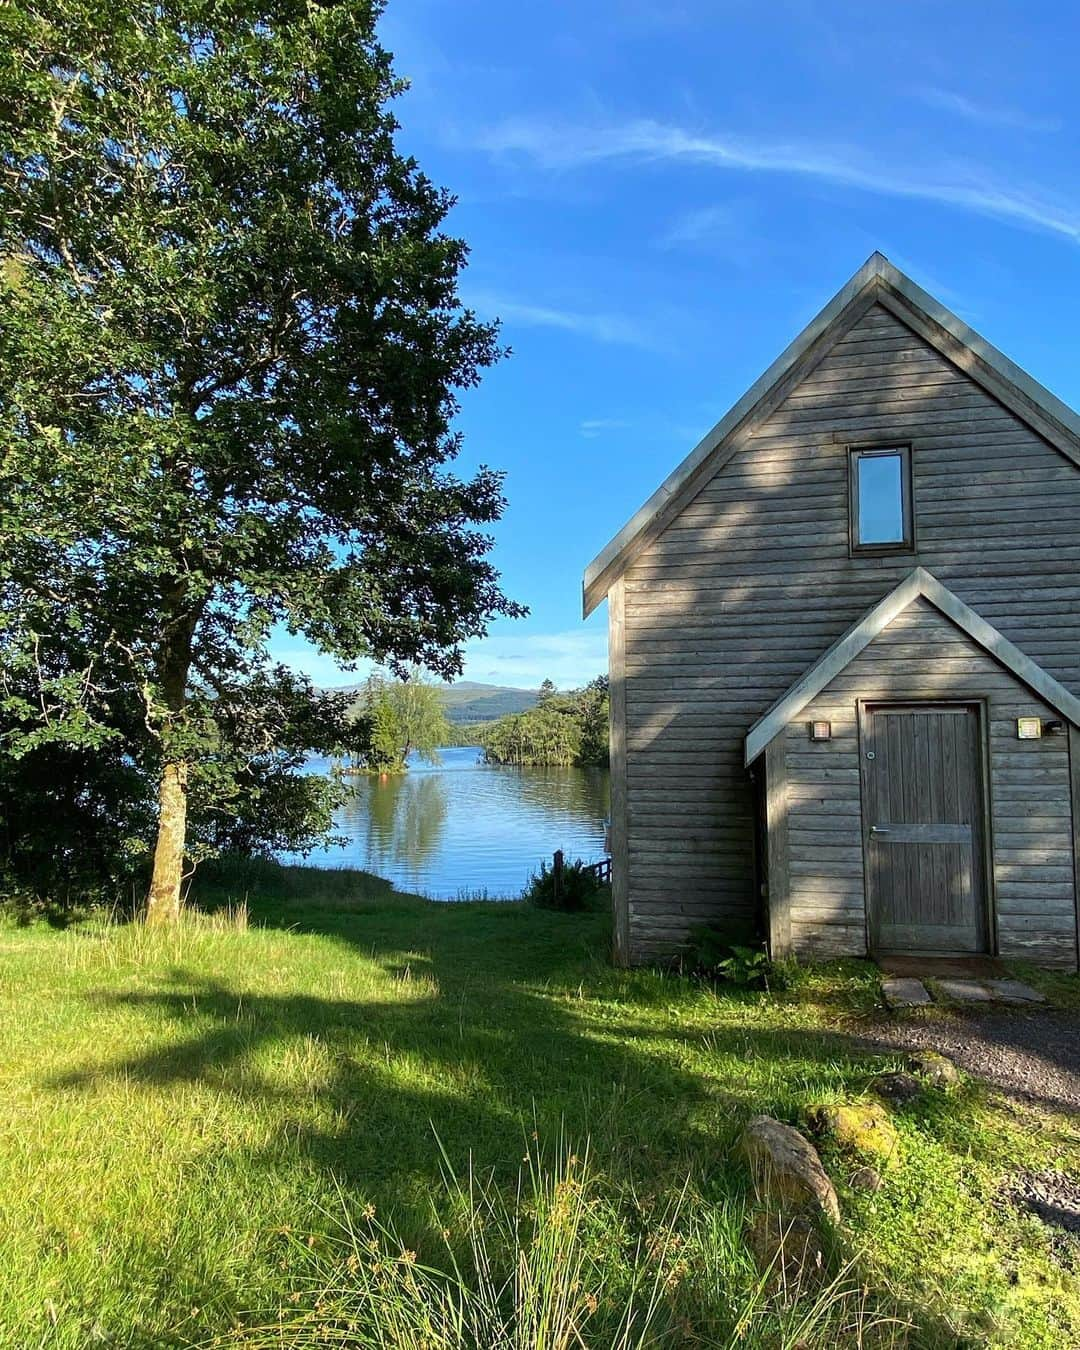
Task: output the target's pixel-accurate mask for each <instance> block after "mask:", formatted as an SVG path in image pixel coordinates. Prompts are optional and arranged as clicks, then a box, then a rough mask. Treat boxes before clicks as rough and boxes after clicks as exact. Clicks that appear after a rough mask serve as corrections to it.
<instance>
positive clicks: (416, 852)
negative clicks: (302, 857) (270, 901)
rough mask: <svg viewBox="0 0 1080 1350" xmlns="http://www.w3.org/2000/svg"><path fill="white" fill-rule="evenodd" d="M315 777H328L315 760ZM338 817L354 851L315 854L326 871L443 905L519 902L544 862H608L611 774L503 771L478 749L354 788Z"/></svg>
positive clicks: (324, 765) (450, 753)
mask: <svg viewBox="0 0 1080 1350" xmlns="http://www.w3.org/2000/svg"><path fill="white" fill-rule="evenodd" d="M309 768H310V771H311V772H315V773H318V772H327V771H328V770H329V768H330V765H329V763H328V762H327V761H325V760H313V761H312V762H311V764H310V766H309ZM355 786H356V795H355V796H354V797H353V799H352V800H351V801H350V802H349V803H348V805H347V806H346V807H345V808H344V809H343V810H342V811H341V812H340V814H339V816H338V818H337V832H338V833H339V834H342V835H345V836H346V837H347V838H348V845H347V847H346V848H345V849H344V850H342V849H331V850H328V851H326V852H323V853H320V854H317V855H313V856H312V857H311V858H309V859H308V862H310V863H314V864H315V865H317V866H323V867H341V866H353V867H362V868H364V869H366V870H367V871H370V872H376V873H378V874H379V875H380V876H384V877H388V878H389V879H390V880H391V881H393V882H394V884H395V885H397V886H399V887H401V888H402V889H405V890H414V891H421V892H423V893H424V894H425V895H430V896H432V897H433V898H435V899H450V900H452V899H457V898H458V897H460V896H462V895H480V894H486V895H488V896H490V897H492V898H502V897H514V896H517V895H520V893H521V890H522V888H523V887H524V886H525V884H526V882H527V881H528V878H529V875H530V873H532V872H534V871H535V870H536V868H537V867H538V866H539V864H540V860H541V859H542V858H550V857H551V855H552V853H553V852H554V851H555V850H556V849H557V848H561V849H562V850H563V851H564V852H565V853H566V855H567V857H570V858H574V857H581V858H585V859H586V860H587V861H593V860H595V859H597V858H600V857H603V854H604V820H605V818H606V817H607V815H608V812H609V803H610V797H609V790H608V774H607V771H606V770H604V769H566V768H535V769H515V768H500V767H496V766H494V765H487V764H483V763H481V762H480V758H479V752H478V751H477V750H475V749H473V748H471V747H467V748H461V747H455V748H453V749H447V750H443V751H442V752H441V759H440V762H439V763H438V764H435V765H428V764H424V763H422V762H416V763H412V764H410V767H409V772H408V773H407V774H404V775H401V776H399V777H390V778H383V779H378V778H367V777H362V778H358V779H356V780H355Z"/></svg>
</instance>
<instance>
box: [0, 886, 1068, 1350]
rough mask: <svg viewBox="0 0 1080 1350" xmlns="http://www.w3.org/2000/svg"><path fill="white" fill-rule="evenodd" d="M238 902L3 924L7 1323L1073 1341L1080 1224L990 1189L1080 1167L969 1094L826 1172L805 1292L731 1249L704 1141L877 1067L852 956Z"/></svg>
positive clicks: (729, 1162)
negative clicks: (857, 1172)
mask: <svg viewBox="0 0 1080 1350" xmlns="http://www.w3.org/2000/svg"><path fill="white" fill-rule="evenodd" d="M245 895H246V896H247V899H248V901H249V903H250V907H251V924H250V926H249V927H248V928H247V929H246V930H244V929H243V928H242V927H238V926H236V925H230V924H229V923H228V922H227V921H226V920H225V919H224V918H222V917H221V916H220V915H219V916H218V918H217V919H216V920H214V919H210V920H207V919H204V920H202V921H189V922H186V923H185V924H184V925H182V926H181V928H180V929H179V930H178V931H176V932H175V933H165V934H158V933H152V932H149V931H147V930H145V929H143V928H141V927H139V926H129V927H123V926H120V927H115V928H108V927H105V926H102V925H86V926H84V927H81V928H78V929H75V930H69V931H67V932H63V933H58V932H54V931H52V930H50V929H47V928H44V927H36V928H29V929H16V928H13V927H12V928H6V929H3V930H2V931H0V946H2V948H3V963H2V966H0V970H2V972H3V977H2V988H0V1000H2V1001H0V1079H2V1101H3V1106H4V1110H3V1114H2V1118H0V1343H2V1345H3V1346H5V1347H8V1346H10V1347H18V1348H19V1350H25V1348H26V1347H50V1348H51V1347H71V1348H72V1350H76V1348H77V1350H85V1348H86V1347H92V1346H97V1345H100V1346H123V1347H148V1346H175V1345H190V1344H210V1343H221V1344H230V1345H233V1344H245V1345H267V1346H269V1345H275V1346H284V1345H300V1344H303V1345H356V1346H367V1345H371V1346H377V1345H394V1346H400V1347H403V1348H408V1347H413V1346H415V1347H417V1350H420V1348H421V1347H424V1346H431V1347H443V1346H449V1345H454V1344H460V1345H462V1346H465V1345H470V1344H477V1345H480V1346H482V1347H486V1346H488V1345H490V1346H491V1347H495V1346H503V1345H505V1346H506V1347H508V1350H509V1347H514V1350H527V1347H528V1348H529V1350H541V1347H544V1348H545V1350H546V1347H549V1346H550V1347H552V1350H555V1348H556V1347H560V1346H566V1347H567V1348H568V1350H569V1347H572V1346H575V1345H585V1346H589V1347H595V1348H596V1350H608V1348H609V1347H613V1346H616V1345H618V1346H624V1345H625V1346H630V1345H639V1344H641V1345H646V1344H648V1345H657V1346H670V1347H683V1346H710V1347H720V1346H729V1345H732V1346H733V1345H745V1346H788V1347H791V1350H794V1347H796V1346H801V1347H806V1348H807V1350H809V1348H811V1347H818V1346H833V1347H835V1346H847V1345H858V1344H866V1345H873V1346H878V1345H894V1344H895V1345H905V1346H927V1347H931V1346H938V1347H946V1346H949V1347H956V1346H966V1345H970V1346H982V1345H1000V1346H1008V1347H1025V1346H1031V1347H1035V1346H1046V1347H1050V1346H1053V1347H1063V1346H1067V1345H1077V1344H1080V1292H1078V1287H1077V1276H1076V1271H1077V1268H1078V1266H1080V1262H1077V1249H1076V1247H1075V1246H1072V1247H1070V1246H1069V1243H1070V1242H1073V1243H1075V1241H1076V1240H1075V1239H1066V1238H1064V1237H1062V1236H1061V1235H1058V1236H1056V1237H1054V1236H1052V1235H1051V1233H1050V1231H1049V1230H1047V1229H1046V1228H1044V1227H1043V1226H1042V1225H1041V1224H1040V1223H1039V1222H1038V1221H1037V1220H1036V1219H1034V1218H1032V1217H1027V1216H1023V1215H1020V1214H1018V1213H1017V1212H1016V1211H1014V1210H1012V1209H1011V1208H1009V1207H1007V1206H1003V1205H1000V1204H998V1203H997V1202H996V1196H997V1193H998V1191H999V1189H1000V1187H1001V1185H1002V1183H1003V1181H1004V1180H1005V1179H1006V1178H1007V1177H1008V1176H1009V1174H1010V1173H1011V1172H1012V1171H1013V1170H1014V1169H1016V1168H1018V1167H1030V1168H1049V1167H1055V1168H1060V1169H1062V1170H1065V1171H1068V1172H1070V1173H1071V1174H1073V1175H1076V1174H1078V1173H1080V1132H1078V1129H1077V1125H1076V1122H1075V1121H1073V1122H1071V1123H1070V1122H1069V1121H1067V1120H1066V1119H1063V1118H1055V1117H1053V1116H1050V1115H1046V1114H1042V1113H1038V1114H1037V1113H1035V1112H1034V1110H1028V1109H1026V1108H1020V1107H1017V1106H1015V1105H1012V1106H1010V1105H1007V1104H1004V1103H995V1102H994V1101H993V1100H992V1099H990V1098H989V1097H988V1096H987V1095H986V1094H984V1093H983V1092H981V1091H980V1090H979V1089H978V1088H977V1087H976V1086H974V1085H972V1084H965V1085H963V1086H961V1087H959V1088H954V1089H951V1090H949V1091H944V1090H934V1089H928V1090H927V1091H926V1092H925V1093H924V1094H923V1096H922V1097H921V1098H920V1099H919V1100H918V1101H917V1102H915V1103H913V1104H912V1105H910V1106H908V1107H905V1108H903V1109H900V1110H898V1111H897V1112H896V1117H895V1118H896V1121H897V1124H898V1127H899V1130H900V1134H901V1148H902V1153H901V1157H900V1160H899V1162H898V1163H897V1164H896V1165H895V1166H894V1167H892V1168H891V1169H890V1170H888V1171H887V1173H886V1177H885V1184H884V1186H883V1188H882V1189H881V1190H880V1191H878V1192H877V1193H865V1192H856V1191H853V1190H852V1189H851V1188H850V1187H849V1186H848V1185H847V1178H848V1177H849V1176H850V1174H851V1172H852V1170H853V1167H854V1165H855V1163H854V1161H848V1160H844V1159H840V1158H828V1157H827V1162H828V1164H829V1166H830V1169H831V1171H832V1174H833V1177H834V1179H835V1180H836V1182H837V1185H838V1189H839V1192H840V1198H841V1205H842V1208H843V1212H844V1226H843V1229H842V1231H841V1232H840V1233H839V1234H838V1235H837V1241H836V1244H835V1247H836V1249H835V1252H834V1253H833V1264H832V1266H831V1267H830V1268H829V1270H828V1272H827V1273H826V1275H824V1276H823V1277H822V1279H821V1281H819V1282H816V1283H812V1284H811V1285H810V1286H808V1287H807V1288H806V1289H805V1290H804V1291H803V1292H802V1293H801V1294H800V1295H798V1296H795V1295H794V1294H790V1293H789V1295H788V1296H786V1297H782V1296H775V1294H774V1293H773V1291H772V1286H771V1285H768V1287H766V1286H767V1282H765V1281H763V1280H762V1279H761V1277H760V1276H759V1275H758V1273H757V1271H756V1270H755V1267H754V1264H753V1261H752V1259H751V1257H750V1255H749V1253H748V1251H747V1248H746V1245H745V1242H744V1240H743V1230H744V1226H745V1224H746V1221H747V1216H748V1214H749V1213H750V1212H751V1210H752V1208H753V1197H752V1195H751V1194H750V1192H749V1189H748V1179H747V1177H746V1174H745V1172H744V1170H743V1168H742V1166H741V1164H740V1163H739V1161H738V1158H737V1155H736V1153H735V1150H734V1149H733V1144H734V1141H735V1140H736V1138H737V1136H738V1132H739V1130H740V1127H741V1125H742V1124H743V1123H744V1122H745V1120H746V1119H747V1117H748V1116H750V1115H751V1114H753V1113H755V1112H759V1111H764V1112H768V1113H770V1114H773V1115H776V1116H779V1117H780V1118H782V1119H784V1120H788V1121H791V1122H794V1123H797V1122H799V1121H800V1119H801V1116H802V1113H803V1112H804V1111H805V1109H806V1108H807V1107H808V1106H810V1105H812V1104H814V1103H818V1102H830V1101H840V1100H852V1099H858V1098H860V1097H863V1096H865V1095H866V1093H867V1084H868V1082H869V1079H870V1077H871V1076H872V1074H873V1072H874V1071H876V1070H879V1069H881V1068H894V1067H899V1061H891V1060H890V1059H889V1058H888V1057H881V1056H877V1057H873V1058H867V1054H866V1052H865V1050H860V1048H859V1045H858V1039H857V1038H858V1037H859V1036H862V1035H865V1034H866V1033H867V1031H868V1030H869V1029H870V1028H871V1027H872V1025H873V1021H874V1019H875V1018H876V1017H877V1016H879V1013H878V1012H877V1011H876V1009H875V995H876V987H877V986H876V981H875V979H874V975H873V972H872V970H871V968H870V967H868V966H866V965H864V964H862V963H858V962H852V963H847V964H843V965H834V966H831V967H828V968H824V969H820V970H816V971H812V972H811V971H803V972H799V973H798V974H797V976H796V977H795V979H794V981H793V984H792V987H791V988H790V989H789V990H788V991H787V992H785V993H783V994H778V995H772V996H766V995H764V994H759V993H750V992H745V991H738V990H731V991H727V990H724V991H716V990H712V989H709V988H703V987H700V986H698V985H696V984H694V983H692V982H690V981H689V980H685V979H682V978H678V977H675V976H671V975H663V974H659V973H656V972H629V973H628V972H622V971H616V970H614V969H612V968H611V967H610V966H609V965H608V964H607V963H606V948H607V924H606V921H605V920H604V919H603V918H601V917H600V916H595V915H585V916H563V915H557V914H551V913H545V912H539V911H534V910H529V909H527V908H525V907H523V906H519V905H513V904H503V905H497V904H461V905H453V904H428V903H425V902H423V901H420V900H417V899H415V898H412V897H408V896H401V895H398V894H396V893H394V892H393V891H392V890H391V889H390V888H389V887H388V886H387V885H386V884H385V883H382V882H378V881H375V880H374V879H371V878H366V877H364V876H363V875H362V874H358V873H342V874H327V873H321V874H320V873H310V872H304V871H300V870H284V869H274V868H269V867H263V868H253V869H252V870H251V873H250V875H248V876H246V877H245V876H242V875H239V874H236V875H234V876H233V878H232V880H231V881H230V883H229V885H227V886H224V885H223V884H222V885H219V887H218V889H217V890H216V891H213V892H212V893H208V894H207V895H206V898H207V899H209V900H214V901H216V902H218V903H221V902H223V901H224V900H227V899H230V898H231V899H234V900H238V901H239V900H242V899H244V897H245ZM1065 984H1066V988H1065V992H1066V994H1068V993H1069V992H1070V991H1071V989H1072V988H1073V987H1074V984H1075V982H1073V983H1072V984H1070V983H1069V982H1065ZM848 1033H851V1035H849V1034H848ZM852 1036H854V1038H855V1039H852ZM454 1178H456V1181H455V1180H454ZM567 1272H569V1274H567ZM507 1280H509V1281H510V1288H508V1289H504V1288H503V1285H504V1283H505V1282H506V1281H507ZM552 1291H554V1292H552ZM515 1296H516V1303H517V1312H516V1313H514V1312H513V1311H512V1310H511V1311H507V1310H508V1308H510V1305H511V1304H512V1303H514V1301H515ZM440 1300H441V1301H440ZM545 1300H546V1302H545ZM488 1304H491V1305H493V1306H490V1307H489V1306H487V1305H488ZM495 1305H497V1306H495ZM523 1309H525V1310H524V1311H523ZM455 1317H458V1318H459V1319H460V1325H459V1324H457V1323H455V1321H454V1319H455ZM560 1317H561V1318H562V1322H561V1323H560V1321H559V1319H560ZM515 1318H516V1320H515ZM350 1323H351V1324H352V1325H351V1328H350ZM570 1324H573V1325H575V1326H576V1327H577V1328H578V1330H579V1333H580V1339H574V1335H573V1334H570V1335H564V1334H563V1332H562V1331H560V1329H559V1328H560V1326H561V1327H565V1326H567V1325H570ZM470 1328H471V1329H470ZM478 1328H483V1330H478ZM215 1337H217V1338H220V1340H219V1341H217V1342H215ZM455 1338H456V1339H455Z"/></svg>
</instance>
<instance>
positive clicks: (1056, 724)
mask: <svg viewBox="0 0 1080 1350" xmlns="http://www.w3.org/2000/svg"><path fill="white" fill-rule="evenodd" d="M1042 729H1043V735H1044V736H1064V735H1065V731H1066V727H1065V723H1064V722H1062V721H1060V720H1059V719H1058V718H1056V717H1055V718H1054V719H1053V720H1052V721H1046V722H1044V723H1043V724H1042Z"/></svg>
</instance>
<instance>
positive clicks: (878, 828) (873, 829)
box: [870, 825, 892, 834]
mask: <svg viewBox="0 0 1080 1350" xmlns="http://www.w3.org/2000/svg"><path fill="white" fill-rule="evenodd" d="M870 833H871V834H892V830H891V829H890V828H889V827H888V825H871V826H870Z"/></svg>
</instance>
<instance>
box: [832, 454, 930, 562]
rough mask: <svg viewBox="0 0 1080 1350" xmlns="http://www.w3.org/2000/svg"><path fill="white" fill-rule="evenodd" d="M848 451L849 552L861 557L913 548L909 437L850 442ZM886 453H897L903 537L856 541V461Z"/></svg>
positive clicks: (913, 486) (911, 551) (912, 501)
mask: <svg viewBox="0 0 1080 1350" xmlns="http://www.w3.org/2000/svg"><path fill="white" fill-rule="evenodd" d="M847 452H848V554H849V556H850V557H852V558H862V557H866V556H868V555H869V556H874V555H875V554H876V555H882V554H888V553H914V552H915V547H916V545H915V485H914V482H913V480H912V473H911V442H910V441H878V442H877V443H876V444H870V445H867V444H865V443H859V444H857V445H849V446H848V448H847ZM885 455H899V456H900V510H901V515H902V518H903V526H904V536H903V538H902V539H893V540H888V541H887V542H885V543H879V544H863V543H860V542H859V462H860V460H863V459H881V458H883V457H884V456H885Z"/></svg>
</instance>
